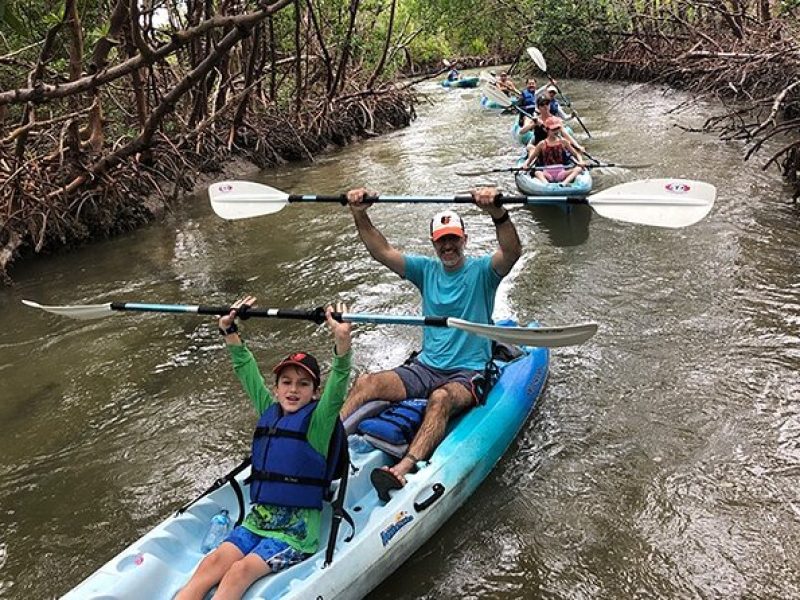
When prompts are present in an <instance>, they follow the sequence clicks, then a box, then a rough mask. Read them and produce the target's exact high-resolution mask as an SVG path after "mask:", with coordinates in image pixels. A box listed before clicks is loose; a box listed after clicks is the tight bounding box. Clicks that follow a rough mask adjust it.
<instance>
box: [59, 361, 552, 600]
mask: <svg viewBox="0 0 800 600" xmlns="http://www.w3.org/2000/svg"><path fill="white" fill-rule="evenodd" d="M518 350H519V349H518ZM519 352H520V354H521V355H520V356H519V357H517V358H510V357H508V362H504V361H500V360H496V361H495V364H496V365H497V366H498V367H499V369H500V376H499V379H498V381H497V383H496V384H495V386H494V387H493V388H492V390H491V392H490V393H489V395H488V397H487V399H486V402H485V403H484V404H482V405H480V406H477V407H475V408H473V409H471V410H470V411H468V412H466V413H464V414H462V415H459V416H458V417H456V418H455V419H452V420H451V423H450V426H449V430H448V433H447V435H446V436H445V439H444V440H443V441H442V443H441V444H440V445H439V447H438V448H437V449H436V451H435V452H434V453H433V455H432V456H431V458H430V460H429V461H428V462H420V463H418V465H417V467H418V470H417V471H416V472H415V473H411V474H409V475H408V476H407V481H408V483H407V484H406V485H405V487H404V488H403V489H401V490H397V491H394V492H392V496H391V499H390V500H389V502H387V503H385V504H384V503H383V502H381V501H380V500H379V499H378V496H377V493H376V492H375V489H374V488H373V486H372V484H371V483H370V473H371V471H372V470H373V469H375V468H378V467H380V466H382V465H388V464H391V463H392V462H394V460H395V459H392V458H391V457H390V456H389V455H387V454H386V453H384V452H383V451H381V450H377V449H375V448H374V447H373V446H371V445H369V444H368V443H367V442H366V441H365V440H364V439H363V438H362V437H360V436H358V435H356V434H353V435H350V436H349V445H350V458H351V465H352V466H351V470H350V473H351V475H350V477H349V479H348V481H347V487H346V490H347V493H346V495H345V503H344V507H345V509H346V511H347V512H348V513H349V514H350V516H351V517H352V518H353V520H354V521H355V533H354V534H353V535H352V537H351V536H350V534H351V533H352V532H351V529H350V527H349V525H347V524H346V523H344V522H342V524H341V528H340V530H339V534H338V536H337V539H336V551H335V553H334V555H333V560H332V562H331V564H329V565H328V566H326V567H324V561H325V546H324V544H325V541H326V540H327V539H328V534H329V530H330V524H331V507H330V506H329V505H327V504H326V506H325V508H324V510H323V517H322V522H323V528H322V532H321V538H320V539H321V540H322V541H323V547H322V548H321V549H320V550H319V552H317V553H316V554H314V555H313V556H312V557H311V558H309V559H307V560H305V561H303V562H302V563H300V564H298V565H295V566H293V567H291V568H289V569H286V570H284V571H280V572H279V573H277V574H272V575H268V576H267V577H264V578H262V579H260V580H258V581H256V582H255V584H253V585H252V586H251V587H250V588H249V589H248V591H247V592H246V593H245V595H244V596H243V597H244V598H245V599H248V600H254V599H266V598H269V599H270V600H275V599H278V598H282V599H287V598H292V599H296V600H308V599H312V600H313V599H316V598H322V599H324V600H334V599H335V600H355V599H359V598H363V597H364V596H365V595H367V594H368V593H369V592H370V591H371V590H372V589H374V588H375V587H376V586H377V585H379V584H380V583H381V581H383V580H384V579H385V578H386V577H387V576H388V575H389V574H391V573H392V572H393V571H395V570H396V569H397V568H399V567H400V566H401V565H402V564H403V562H404V561H406V560H407V559H408V558H409V557H410V556H411V555H412V554H413V553H414V552H415V551H416V550H417V549H419V548H420V547H421V546H422V545H423V544H424V543H425V542H426V540H428V539H429V538H430V537H431V536H432V535H433V534H434V533H435V532H436V531H437V530H438V529H439V528H440V527H441V526H442V525H443V524H444V523H445V521H447V519H449V518H450V516H451V515H452V514H453V513H454V512H455V511H456V510H457V509H458V508H459V507H460V506H461V505H462V504H464V503H465V502H466V501H467V500H468V498H469V497H470V496H471V495H472V493H473V492H474V491H475V489H476V488H477V487H478V486H479V485H480V484H481V482H482V481H483V480H484V479H485V478H486V476H487V475H488V474H489V472H490V471H491V470H492V469H493V468H494V466H495V464H496V463H497V461H498V460H500V458H501V457H502V456H503V454H504V453H505V452H506V450H507V449H508V447H509V446H510V445H511V443H512V442H513V441H514V439H515V438H516V436H517V434H518V433H519V431H520V430H521V428H522V426H523V425H524V424H525V422H526V420H527V419H528V417H529V415H530V414H531V411H532V410H533V408H534V406H535V404H536V401H537V400H538V399H539V397H540V395H541V394H542V390H543V389H544V386H545V383H546V381H547V377H548V372H549V357H550V354H549V351H548V349H547V348H523V349H521V350H519ZM350 428H351V427H350V425H348V430H350ZM248 474H249V469H247V470H245V471H243V472H242V473H240V474H239V475H238V476H237V477H236V480H237V481H239V483H240V484H241V486H242V489H243V491H244V497H245V498H248V493H249V489H248V486H247V485H246V484H245V483H244V480H245V478H246V476H247V475H248ZM336 485H337V484H334V486H336ZM221 509H228V511H229V512H230V514H231V516H232V517H234V518H235V517H236V515H238V514H239V508H238V502H237V499H236V494H235V493H234V490H233V487H232V486H231V485H230V484H226V485H224V486H223V487H220V488H219V489H217V490H215V491H214V492H212V493H211V494H209V495H207V496H205V497H203V498H202V499H201V500H199V501H198V502H196V503H195V504H194V505H192V506H191V507H190V508H189V509H188V510H186V512H184V513H183V514H180V515H177V516H172V517H169V518H168V519H167V520H165V521H163V522H162V523H161V524H159V525H157V526H156V527H155V528H154V529H152V530H151V531H150V532H149V533H147V534H145V535H144V536H143V537H142V538H140V539H139V540H137V541H136V542H134V543H133V544H131V545H130V546H128V547H127V548H126V549H125V550H123V551H122V552H120V553H119V554H118V555H117V556H116V557H115V558H113V559H111V560H110V561H109V562H107V563H106V564H105V565H103V566H102V567H101V568H100V569H99V570H98V571H96V572H95V573H94V574H92V575H90V576H89V577H88V578H87V579H86V580H84V581H83V582H82V583H81V584H79V585H78V586H77V587H76V588H75V589H73V590H72V591H70V592H69V593H67V594H66V596H64V598H65V599H66V600H78V599H80V600H141V599H143V598H146V599H148V600H160V599H163V600H167V599H172V598H173V596H174V595H175V593H176V592H177V591H178V590H179V589H180V588H181V587H182V586H183V585H185V584H186V582H187V581H188V579H189V577H190V576H191V574H192V573H193V572H194V570H195V568H196V567H197V565H198V563H199V562H200V560H202V558H203V556H204V555H203V554H202V553H201V551H200V546H201V542H202V539H203V536H204V533H205V531H206V528H207V527H208V524H209V522H210V520H211V517H212V516H213V515H215V514H216V513H218V512H219V511H220V510H221ZM323 567H324V568H323Z"/></svg>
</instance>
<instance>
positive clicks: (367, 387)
mask: <svg viewBox="0 0 800 600" xmlns="http://www.w3.org/2000/svg"><path fill="white" fill-rule="evenodd" d="M406 397H407V396H406V388H405V385H404V384H403V380H402V379H400V376H399V375H398V374H397V373H395V372H394V371H379V372H377V373H368V374H366V375H360V376H359V377H358V378H357V379H356V382H355V383H354V384H353V387H352V388H350V393H349V394H348V395H347V400H345V402H344V406H342V410H341V411H340V413H339V414H340V416H341V418H342V420H344V419H346V418H347V417H349V416H350V415H352V414H353V413H354V412H356V410H358V409H359V408H360V407H361V406H363V405H364V404H366V403H367V402H369V401H370V400H375V399H377V398H380V399H381V400H388V401H389V402H399V401H400V400H405V399H406Z"/></svg>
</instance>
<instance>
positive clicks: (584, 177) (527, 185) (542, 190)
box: [514, 160, 593, 197]
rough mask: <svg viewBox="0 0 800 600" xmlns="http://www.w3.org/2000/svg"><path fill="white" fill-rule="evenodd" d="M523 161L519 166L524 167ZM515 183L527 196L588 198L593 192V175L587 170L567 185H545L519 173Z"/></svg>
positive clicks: (526, 174) (515, 175)
mask: <svg viewBox="0 0 800 600" xmlns="http://www.w3.org/2000/svg"><path fill="white" fill-rule="evenodd" d="M522 162H523V161H522V160H520V161H519V162H517V166H518V167H519V166H522ZM514 183H516V185H517V189H518V190H519V191H520V192H521V193H523V194H525V195H526V196H562V197H563V196H567V195H568V196H571V197H576V196H588V195H589V194H590V193H591V191H592V185H593V182H592V174H591V172H590V171H589V170H588V169H585V170H584V171H583V172H582V173H581V174H580V175H578V176H577V177H576V178H575V180H574V181H573V182H572V183H570V184H567V185H562V184H560V183H550V182H548V183H545V182H544V181H541V180H540V179H536V177H533V176H532V175H529V174H528V173H524V172H522V171H517V172H516V173H515V174H514Z"/></svg>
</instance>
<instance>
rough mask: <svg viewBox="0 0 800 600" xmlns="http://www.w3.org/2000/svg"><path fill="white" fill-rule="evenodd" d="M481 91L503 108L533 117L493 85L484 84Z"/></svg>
mask: <svg viewBox="0 0 800 600" xmlns="http://www.w3.org/2000/svg"><path fill="white" fill-rule="evenodd" d="M481 91H482V92H483V94H484V95H485V96H486V97H487V98H489V99H491V100H493V101H494V102H495V103H496V104H499V105H500V106H502V107H503V108H507V109H512V110H516V111H517V112H518V113H522V114H523V115H525V116H526V117H530V118H531V119H533V117H534V115H532V114H531V113H529V112H528V111H526V110H525V109H523V108H520V107H519V106H517V105H516V104H514V103H513V102H512V101H511V98H510V97H509V96H507V95H506V94H505V93H503V92H501V91H500V90H498V89H497V88H496V87H494V86H493V85H484V86H482V87H481Z"/></svg>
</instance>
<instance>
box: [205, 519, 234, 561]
mask: <svg viewBox="0 0 800 600" xmlns="http://www.w3.org/2000/svg"><path fill="white" fill-rule="evenodd" d="M230 530H231V518H230V516H229V515H228V509H227V508H223V509H222V510H221V511H219V512H218V513H217V514H215V515H214V516H213V517H211V524H210V525H209V526H208V531H207V532H206V536H205V537H204V538H203V543H202V545H201V546H200V550H201V551H202V552H203V554H208V553H209V552H211V551H212V550H213V549H214V548H216V547H217V546H219V545H220V544H221V543H222V541H223V540H224V539H225V538H226V537H227V535H228V532H230Z"/></svg>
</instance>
